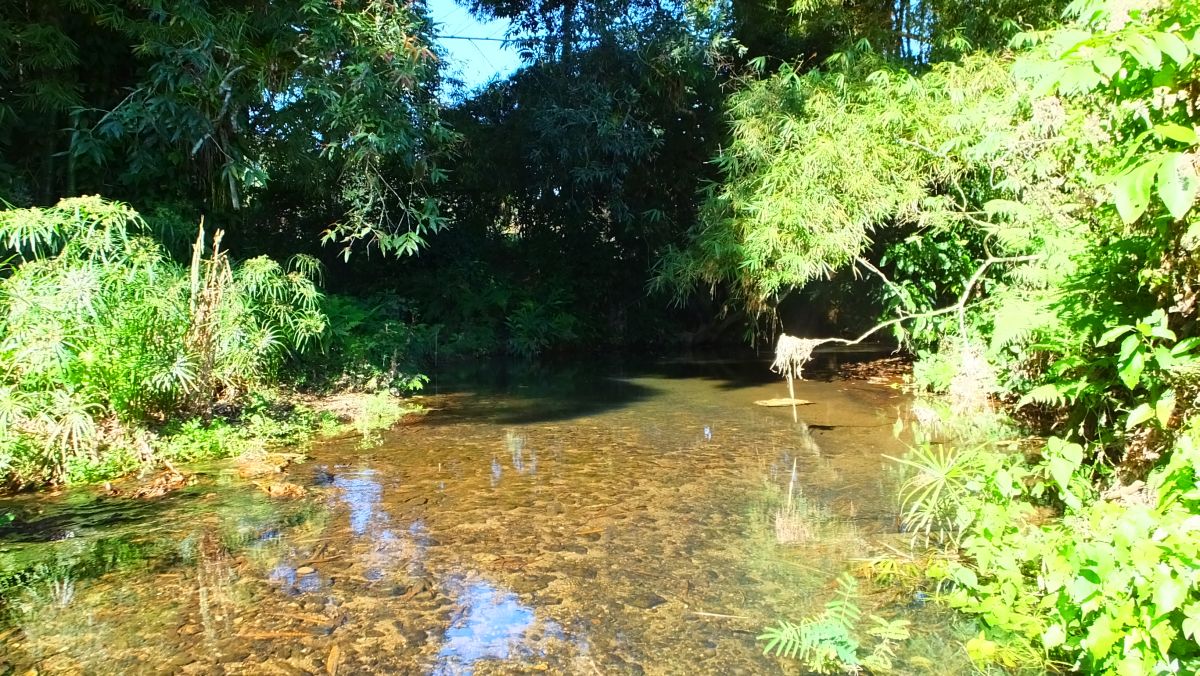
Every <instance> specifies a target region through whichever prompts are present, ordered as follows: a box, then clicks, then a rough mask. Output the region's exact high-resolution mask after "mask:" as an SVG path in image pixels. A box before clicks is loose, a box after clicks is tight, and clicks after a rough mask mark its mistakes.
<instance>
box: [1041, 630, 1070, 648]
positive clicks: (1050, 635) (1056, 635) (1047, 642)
mask: <svg viewBox="0 0 1200 676" xmlns="http://www.w3.org/2000/svg"><path fill="white" fill-rule="evenodd" d="M1066 640H1067V630H1066V629H1063V626H1062V625H1061V624H1052V625H1050V627H1049V628H1047V629H1046V631H1045V633H1043V634H1042V646H1043V647H1045V648H1046V650H1053V649H1055V648H1057V647H1058V646H1060V645H1062V644H1063V643H1064V642H1066Z"/></svg>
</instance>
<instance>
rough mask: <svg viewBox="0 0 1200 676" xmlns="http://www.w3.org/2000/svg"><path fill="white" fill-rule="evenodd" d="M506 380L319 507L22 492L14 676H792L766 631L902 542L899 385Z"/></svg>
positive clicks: (402, 443) (557, 376) (356, 456)
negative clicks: (776, 675) (771, 404)
mask: <svg viewBox="0 0 1200 676" xmlns="http://www.w3.org/2000/svg"><path fill="white" fill-rule="evenodd" d="M602 366H603V368H602ZM494 375H495V374H493V376H494ZM501 375H503V376H505V377H504V378H496V377H493V378H492V379H491V382H486V383H485V382H480V381H475V382H471V381H462V383H460V384H458V385H456V386H454V387H446V386H445V385H444V383H443V385H442V389H443V392H442V393H440V394H438V395H436V396H432V397H430V398H429V399H428V403H429V405H430V406H431V408H434V409H437V410H433V411H432V412H430V413H429V414H428V415H427V416H426V417H425V418H424V419H423V420H422V421H421V422H420V423H418V424H413V425H405V426H402V427H401V428H399V429H397V430H395V431H393V432H392V433H390V434H388V435H386V436H385V438H384V440H383V443H382V444H381V445H379V446H376V447H373V448H365V449H364V448H361V447H360V444H359V443H358V442H357V441H356V440H343V441H339V442H334V443H328V444H324V445H319V446H317V447H315V448H314V449H313V450H312V453H311V456H312V458H311V461H310V462H308V463H305V464H301V465H296V466H293V467H292V468H291V469H290V476H289V477H288V480H289V481H294V482H298V483H303V484H306V485H307V486H308V489H309V495H308V497H307V498H305V499H302V500H297V501H283V502H281V501H271V500H270V499H269V498H267V497H265V496H264V495H262V494H260V493H258V492H257V491H255V490H253V489H252V488H250V487H247V486H245V485H243V484H241V483H239V482H238V481H237V480H236V479H234V478H231V477H230V476H229V475H227V474H225V473H222V472H220V471H217V470H213V471H211V472H210V473H208V474H207V475H206V479H205V480H204V481H202V482H201V483H200V484H199V485H198V486H194V487H191V488H188V489H185V490H184V491H181V492H179V493H177V494H174V495H171V496H168V497H166V498H164V499H161V500H158V501H154V502H141V503H132V502H122V501H119V500H115V499H99V498H93V497H91V496H90V495H89V494H87V493H75V494H72V495H69V496H67V497H64V498H40V499H35V498H23V499H21V500H15V501H12V502H11V503H10V506H9V508H10V509H15V510H17V511H18V513H21V514H24V515H26V516H28V515H30V514H34V513H39V512H40V513H39V514H38V516H37V517H36V518H35V517H29V518H27V519H24V520H23V523H21V524H18V525H16V526H13V527H10V528H9V530H8V531H6V532H3V533H0V616H2V619H0V673H2V672H4V671H5V669H6V668H13V669H19V670H22V671H23V670H25V669H28V668H31V667H32V668H37V669H39V670H40V671H41V672H43V673H70V672H87V673H168V672H171V673H212V672H214V671H215V670H217V668H218V665H219V666H220V668H221V669H223V670H224V671H226V672H234V673H254V674H275V673H280V674H298V673H333V672H338V671H340V672H341V673H371V672H376V673H396V672H400V673H431V674H466V673H481V674H482V673H528V672H531V671H547V672H552V673H587V674H596V673H604V674H607V673H642V672H648V673H688V672H691V673H736V672H742V673H762V672H777V671H781V670H784V669H788V668H792V667H789V666H788V663H787V662H784V661H779V660H777V659H775V658H767V657H764V656H763V655H762V654H761V645H760V644H758V643H757V642H756V640H755V636H756V635H757V634H758V633H759V632H760V630H761V629H762V627H763V626H765V625H766V624H769V623H772V622H774V621H775V620H776V619H778V618H781V617H790V618H798V617H800V616H802V615H804V614H806V613H810V612H813V611H814V610H816V609H818V608H819V607H820V606H821V604H822V603H823V602H824V601H825V600H826V599H828V598H829V596H830V593H831V589H832V587H831V582H832V580H833V579H834V578H835V577H836V576H837V575H838V574H839V573H840V572H842V571H843V570H845V569H846V568H847V566H848V565H849V564H848V562H849V560H850V559H853V558H855V557H861V556H866V555H869V554H872V553H875V552H877V551H878V550H879V549H880V548H881V543H883V542H886V541H889V540H892V539H894V538H895V534H894V533H893V532H892V531H894V527H893V523H894V513H893V509H892V506H891V499H890V497H888V496H889V494H890V485H891V484H890V481H889V480H888V479H887V477H886V473H885V472H884V471H883V470H884V462H883V461H882V459H881V457H880V456H881V454H884V453H889V454H894V453H896V452H897V451H898V450H899V449H898V448H897V445H896V442H895V441H894V440H893V439H892V438H891V424H892V422H893V421H894V420H895V417H896V415H897V413H898V411H899V410H900V408H901V407H902V406H903V404H904V402H903V400H902V399H901V398H900V397H899V396H898V395H897V394H896V393H895V392H894V391H892V390H889V389H887V388H883V387H879V386H870V385H865V384H856V383H850V382H845V381H816V382H807V381H806V382H802V383H799V384H798V387H797V396H799V397H802V398H805V399H809V400H812V401H814V402H816V403H815V404H813V405H811V406H807V407H804V408H803V409H802V410H801V419H802V421H804V422H806V423H808V424H807V425H806V424H795V423H793V422H792V418H791V412H790V410H787V409H768V408H762V407H757V406H754V405H753V402H754V401H755V400H758V399H765V398H770V397H775V396H779V395H780V389H781V387H782V386H781V385H780V384H779V383H778V382H777V381H775V380H773V379H772V378H771V377H770V374H769V373H767V372H766V368H765V364H764V363H762V362H754V363H749V364H747V363H729V362H714V363H708V364H680V363H674V364H671V363H662V364H655V365H651V366H646V367H637V368H635V367H623V368H621V367H616V366H612V365H608V364H604V365H601V364H588V365H584V366H577V367H569V368H562V369H558V370H549V371H535V372H533V373H531V374H525V375H524V376H522V375H521V374H513V373H505V374H501ZM497 380H500V382H497ZM447 390H449V391H448V392H447ZM864 605H868V604H867V602H866V601H864ZM884 612H887V610H886V609H884ZM914 659H916V658H914ZM925 661H928V660H925ZM919 663H920V661H919V660H917V661H914V662H913V663H912V664H913V665H916V664H919ZM910 666H911V665H910ZM914 670H915V667H914V669H912V670H910V671H914ZM944 673H945V672H944Z"/></svg>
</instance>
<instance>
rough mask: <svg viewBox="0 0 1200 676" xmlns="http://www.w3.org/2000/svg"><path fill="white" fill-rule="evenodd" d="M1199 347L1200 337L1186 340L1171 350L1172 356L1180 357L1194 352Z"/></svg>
mask: <svg viewBox="0 0 1200 676" xmlns="http://www.w3.org/2000/svg"><path fill="white" fill-rule="evenodd" d="M1197 345H1200V337H1192V338H1184V339H1183V340H1181V341H1179V342H1178V343H1176V344H1175V346H1174V347H1172V348H1171V356H1172V357H1179V356H1182V355H1184V354H1187V353H1188V352H1191V351H1192V350H1194V349H1195V348H1196V346H1197Z"/></svg>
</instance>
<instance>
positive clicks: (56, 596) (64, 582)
mask: <svg viewBox="0 0 1200 676" xmlns="http://www.w3.org/2000/svg"><path fill="white" fill-rule="evenodd" d="M50 600H51V601H52V602H53V603H54V606H55V607H56V608H66V607H67V606H69V605H71V601H74V600H75V581H74V580H72V579H71V576H70V575H64V576H63V577H60V578H55V579H53V580H51V581H50Z"/></svg>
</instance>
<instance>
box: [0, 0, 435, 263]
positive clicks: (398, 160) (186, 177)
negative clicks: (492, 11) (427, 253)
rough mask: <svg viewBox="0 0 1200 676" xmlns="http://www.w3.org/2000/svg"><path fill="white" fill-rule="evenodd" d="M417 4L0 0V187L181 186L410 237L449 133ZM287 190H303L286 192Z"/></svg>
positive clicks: (39, 192) (422, 215) (408, 241)
mask: <svg viewBox="0 0 1200 676" xmlns="http://www.w3.org/2000/svg"><path fill="white" fill-rule="evenodd" d="M431 31H432V24H431V23H430V22H429V21H428V20H427V18H426V17H425V16H424V9H423V6H418V5H411V4H397V3H394V2H388V1H385V0H344V1H339V2H336V3H331V2H327V1H325V0H270V1H269V2H263V3H258V4H255V5H252V6H247V5H246V4H245V3H240V2H228V1H223V0H221V1H216V2H208V1H204V0H180V1H178V2H172V3H170V5H169V7H166V6H159V5H158V4H154V3H150V4H146V3H128V2H119V1H114V0H91V1H89V2H73V1H66V0H47V1H46V2H38V3H32V4H21V3H18V4H12V3H6V4H5V5H4V7H3V9H0V46H2V47H0V52H2V53H3V56H0V91H3V92H5V95H4V97H3V98H4V101H3V103H0V148H3V156H4V158H5V161H4V164H3V165H2V166H3V167H4V168H5V169H6V171H5V172H4V173H5V174H6V179H7V180H5V181H0V193H3V194H4V195H5V196H6V197H7V198H9V199H15V200H16V201H17V202H18V203H22V205H24V204H32V203H40V204H48V203H52V202H53V201H54V200H55V199H57V197H58V196H60V195H64V194H65V195H77V194H81V193H83V194H86V193H90V192H95V193H99V194H105V195H122V196H129V197H135V198H136V199H137V201H138V203H139V204H145V203H149V202H151V201H157V200H176V199H182V200H184V201H188V202H191V203H192V204H195V205H204V206H205V207H206V208H205V211H206V213H209V214H210V215H216V214H219V215H221V216H222V217H223V221H225V222H226V223H227V224H234V223H238V224H241V225H246V226H250V227H253V228H261V227H263V226H264V222H266V223H269V225H270V226H274V228H275V229H276V230H277V231H279V230H281V231H285V232H289V234H292V233H302V234H303V236H304V237H305V238H313V237H314V235H315V234H316V233H317V232H319V230H320V229H325V228H327V230H326V233H325V238H326V239H327V240H328V241H330V242H336V243H338V244H341V245H344V246H348V245H349V244H351V243H352V242H354V241H358V240H366V241H367V242H369V243H370V244H373V245H377V246H379V247H380V248H381V249H383V250H384V251H385V252H395V253H412V252H413V251H415V250H416V248H417V247H418V246H420V245H421V243H422V242H423V238H424V237H426V236H427V235H428V233H430V232H433V231H436V230H437V229H439V228H440V227H441V226H442V225H443V223H444V219H443V217H442V216H441V215H440V214H439V212H438V206H437V204H436V202H435V201H434V200H433V199H432V197H431V196H430V194H429V188H430V186H432V185H434V184H436V183H438V182H440V181H441V180H442V179H443V178H444V172H443V170H442V169H440V168H439V167H438V166H437V159H438V158H439V157H440V156H441V155H442V154H443V152H444V151H445V149H446V148H447V147H448V145H449V144H450V143H452V142H453V135H452V134H451V133H450V132H449V130H448V129H447V128H446V127H445V126H444V125H442V124H441V122H440V121H439V118H438V106H437V102H436V98H435V94H434V90H435V89H436V86H437V59H436V56H435V54H434V52H433V48H432V46H431V45H432V37H431V35H430V33H431ZM297 198H300V199H297Z"/></svg>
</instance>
